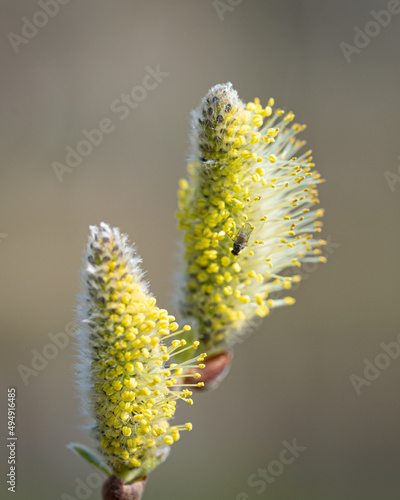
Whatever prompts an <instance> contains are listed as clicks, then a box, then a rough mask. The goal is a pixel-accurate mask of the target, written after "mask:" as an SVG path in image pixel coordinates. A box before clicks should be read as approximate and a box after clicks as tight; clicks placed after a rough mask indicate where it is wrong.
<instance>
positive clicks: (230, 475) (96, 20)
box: [0, 0, 400, 500]
mask: <svg viewBox="0 0 400 500" xmlns="http://www.w3.org/2000/svg"><path fill="white" fill-rule="evenodd" d="M63 1H64V4H61V2H60V3H59V4H55V3H54V2H51V1H50V0H44V1H43V2H42V4H40V3H38V2H36V1H34V2H32V1H27V0H21V1H19V2H15V1H11V0H3V1H2V5H1V16H0V31H1V38H2V44H1V48H0V54H1V68H2V76H1V79H0V92H1V104H0V106H1V115H0V116H1V118H0V136H1V153H0V155H1V167H0V168H1V183H0V282H1V302H0V308H1V316H0V317H1V320H0V321H1V355H2V360H1V366H0V370H1V398H2V400H1V406H0V407H1V419H2V420H1V426H2V427H1V428H2V429H3V431H2V435H3V439H2V441H1V443H2V448H3V449H2V451H1V454H0V455H1V459H2V474H1V477H2V484H1V488H2V492H3V493H2V494H1V498H9V497H11V495H12V493H9V492H8V491H7V484H6V479H5V477H6V476H5V474H6V472H8V466H7V465H6V456H7V449H6V441H5V434H6V430H5V429H6V403H7V397H6V395H7V387H15V388H16V391H17V436H18V447H17V493H16V495H14V496H13V498H17V499H28V498H29V499H32V500H36V499H56V498H64V499H69V500H71V498H79V499H81V498H90V499H99V498H100V488H99V487H97V486H96V484H94V483H96V481H95V479H94V476H93V475H92V476H90V475H91V474H92V473H93V472H94V470H95V469H93V468H91V467H90V466H89V465H88V464H86V462H84V461H83V460H82V459H80V458H79V457H76V456H74V455H73V454H72V453H71V452H70V451H69V450H68V449H66V447H65V445H66V444H67V443H69V442H71V441H79V442H82V443H86V444H90V441H89V440H88V438H87V437H86V435H85V433H84V432H83V431H82V430H80V426H81V425H82V424H83V423H84V420H83V418H82V417H81V416H80V415H79V410H78V407H79V405H78V400H77V397H76V391H75V386H74V380H73V378H72V375H71V373H72V363H73V362H74V355H75V351H74V346H73V341H72V340H70V341H69V342H67V345H66V346H65V347H63V348H60V349H58V351H57V352H56V353H54V351H51V352H50V351H49V350H48V351H46V349H51V348H48V347H47V348H46V344H49V343H50V337H49V334H50V333H52V334H57V333H59V332H65V331H66V329H68V323H69V322H70V321H72V319H73V316H74V307H75V305H76V294H77V293H78V291H79V286H80V278H79V269H80V265H81V255H82V251H83V248H84V246H85V245H86V241H87V235H88V226H89V225H91V224H98V223H99V222H100V221H105V222H108V223H110V224H111V225H114V226H118V227H120V228H121V230H122V231H123V232H126V233H128V234H129V236H130V239H131V240H132V241H134V242H135V243H136V245H137V248H138V250H139V252H140V254H141V256H142V258H143V266H144V268H145V269H146V270H147V278H148V279H149V280H150V281H151V289H152V291H153V293H154V294H155V295H156V296H157V298H158V301H159V304H161V306H162V307H166V308H169V309H170V311H171V313H174V310H173V306H172V305H171V304H173V293H174V292H173V290H174V288H173V287H174V272H173V271H174V269H176V268H177V265H178V261H179V257H178V252H177V246H178V241H179V239H180V234H179V231H178V230H177V229H176V222H175V218H174V212H175V210H176V204H177V202H176V191H177V186H178V180H179V178H180V177H182V176H184V175H185V160H186V155H187V151H188V144H189V140H188V123H189V114H190V111H191V109H192V108H194V107H196V106H197V105H198V104H199V102H200V100H201V98H202V97H203V95H204V94H205V93H206V92H207V90H208V89H209V88H210V87H211V86H212V85H214V84H216V83H221V82H226V81H232V82H233V85H234V87H235V88H236V89H237V90H238V92H239V95H240V97H241V98H242V99H243V100H244V101H249V100H251V99H253V98H254V97H256V96H257V97H259V98H260V99H261V102H262V103H264V105H265V104H266V102H267V100H268V98H269V97H270V96H273V97H275V100H276V103H277V105H278V106H280V107H285V108H286V109H287V110H289V109H290V110H293V111H294V112H295V114H296V120H299V121H300V122H301V123H307V125H308V128H307V130H306V131H305V132H304V133H303V134H302V137H303V138H305V139H306V140H307V142H308V146H309V147H310V148H312V149H313V152H314V159H315V161H316V164H317V168H318V170H319V171H320V173H321V174H322V176H323V177H324V178H325V179H326V183H325V184H323V185H321V187H320V200H321V207H323V208H325V209H326V216H325V218H324V222H325V226H324V229H323V233H322V236H323V237H325V238H329V241H330V242H331V245H330V246H329V247H328V248H329V251H328V254H327V256H328V263H327V264H321V265H318V266H314V267H310V268H309V269H308V270H305V271H303V273H304V278H305V279H304V280H303V282H302V283H301V285H300V287H299V288H298V290H296V291H295V292H294V296H295V297H296V299H297V302H296V304H295V305H294V306H292V307H288V308H282V309H278V310H276V311H275V312H274V313H273V314H272V315H271V316H270V317H268V318H266V319H265V320H264V321H263V322H262V324H261V325H260V327H259V329H258V330H257V331H255V332H254V333H253V334H252V335H251V336H250V337H249V338H247V339H246V341H245V342H243V343H241V344H240V345H238V346H237V348H236V350H235V359H234V362H233V365H232V369H231V372H230V374H229V376H228V378H227V379H225V381H224V382H223V383H222V385H221V386H220V388H219V389H218V390H216V391H214V392H211V393H206V394H201V395H197V396H196V400H195V406H194V407H188V405H183V404H182V405H180V408H179V410H178V411H177V417H176V420H177V422H185V421H188V420H189V421H192V422H193V424H194V428H195V430H194V431H193V432H191V433H185V434H184V435H183V436H182V439H181V441H180V442H179V443H178V444H176V445H174V447H173V449H172V453H171V455H170V457H169V459H168V460H167V461H166V462H165V463H164V464H163V465H162V466H160V467H159V468H158V469H157V470H156V471H154V472H153V473H152V474H151V477H150V480H149V482H148V486H147V488H146V492H145V496H144V499H145V500H152V499H154V500H155V499H161V498H174V499H176V500H179V499H185V500H186V499H191V500H200V499H204V498H209V499H214V498H215V499H221V498H222V499H232V500H249V499H251V500H254V499H260V500H261V499H268V500H269V499H271V500H282V499H296V500H299V499H304V500H322V499H323V500H339V499H340V500H343V499H346V500H347V499H349V500H355V499H363V500H370V499H371V500H372V499H373V500H375V499H377V498H379V499H382V500H392V499H397V498H398V497H399V459H398V457H399V439H400V430H399V425H398V423H399V417H400V398H399V390H398V387H399V385H398V380H399V377H400V357H399V359H390V358H389V357H388V356H387V355H386V356H382V355H381V354H382V353H384V350H383V347H382V345H381V344H382V343H384V344H385V345H388V344H389V343H391V342H395V343H396V345H397V346H398V348H399V349H400V345H399V341H400V337H398V335H399V334H400V328H399V306H398V299H399V294H398V288H399V277H400V276H399V260H398V259H399V248H400V246H399V244H400V239H399V231H398V228H399V208H400V182H399V181H400V177H398V176H399V175H400V172H399V171H398V167H399V166H400V140H399V135H400V99H399V78H400V69H399V46H400V29H399V28H400V14H399V13H395V12H396V10H397V12H400V8H399V5H397V3H398V2H397V3H396V1H395V0H391V1H389V0H383V1H378V0H364V1H354V2H348V1H345V0H337V1H335V2H329V1H327V0H325V1H321V0H319V1H317V0H309V1H301V0H283V1H279V2H278V1H268V2H267V1H262V0H258V1H257V0H242V1H240V0H219V1H213V0H205V1H201V2H199V1H195V0H186V1H183V0H181V1H179V0H171V1H168V2H163V1H161V0H156V1H152V2H139V1H132V0H131V1H120V2H107V1H105V0H97V1H96V2H95V1H93V0H92V1H89V0H88V1H85V2H66V0H63ZM43 5H44V6H45V7H43ZM396 5H397V7H396ZM389 8H390V9H392V13H388V12H389V11H388V9H389ZM46 9H47V11H48V12H49V14H46V13H45V14H43V12H45V10H46ZM382 10H384V11H385V12H381V11H382ZM371 11H374V12H375V14H373V13H372V12H371ZM374 16H375V17H377V18H378V19H379V20H380V21H379V22H380V24H379V23H378V21H377V20H374ZM33 22H34V24H32V23H33ZM35 24H36V25H37V26H39V27H36V26H35ZM368 33H369V34H368ZM149 68H150V69H149ZM152 71H153V73H154V72H156V73H157V72H158V73H157V74H158V76H157V78H158V80H159V81H157V85H154V88H152V89H149V90H148V91H146V92H145V95H144V94H143V92H142V93H141V92H140V90H137V89H136V91H135V92H136V94H135V95H136V97H137V99H136V101H135V107H133V108H131V109H129V108H125V111H122V104H121V103H122V100H123V99H124V97H123V95H124V94H129V93H130V92H131V91H132V89H134V88H135V87H137V86H141V85H142V84H143V82H144V81H147V80H146V75H147V74H151V72H152ZM149 81H150V83H151V85H152V86H153V83H154V82H156V79H154V77H153V79H151V80H149ZM125 115H126V116H125ZM122 117H124V119H122ZM105 119H108V120H109V121H106V122H104V121H103V122H102V123H103V125H104V123H107V124H108V131H109V133H107V134H104V135H103V137H102V139H97V140H98V145H96V146H93V148H92V151H90V152H88V151H87V150H86V151H85V149H84V146H82V147H81V151H83V153H84V154H86V156H84V157H82V161H81V162H80V164H79V165H77V166H75V167H73V168H72V167H71V168H70V167H68V168H65V169H64V170H63V167H61V166H60V165H61V164H63V165H66V155H67V149H66V148H67V147H68V146H69V147H70V148H72V149H74V150H76V148H77V147H79V146H78V144H79V143H80V141H82V140H83V139H85V135H84V133H83V132H82V131H83V130H86V131H87V132H88V133H89V132H91V131H93V129H98V128H99V123H100V122H101V121H102V120H105ZM89 153H90V154H89ZM75 161H76V163H78V160H75ZM55 162H58V163H55ZM54 165H55V167H54ZM60 168H61V170H60ZM392 348H393V349H394V351H393V352H395V351H396V349H397V347H396V346H394V347H393V345H392ZM44 349H45V352H46V353H47V354H46V355H47V356H48V357H51V356H53V359H49V360H47V361H46V360H45V363H43V364H42V366H38V365H37V364H36V365H35V362H36V363H39V361H35V360H34V358H35V353H37V352H38V353H42V352H43V350H44ZM394 357H395V356H394ZM375 359H376V363H377V364H378V365H380V366H381V368H378V369H375V372H374V373H372V372H373V369H372V368H370V371H369V372H368V373H369V377H370V378H371V379H372V378H374V377H375V380H370V381H368V379H366V378H365V375H364V373H363V372H364V369H365V367H366V366H367V365H366V361H365V360H369V361H370V362H371V363H373V364H375ZM43 365H44V366H43ZM34 366H36V368H37V369H36V370H34V368H33V367H34ZM39 368H40V369H39ZM29 370H32V371H29ZM21 373H24V374H25V376H22V375H21ZM352 375H353V377H352V378H351V376H352ZM356 377H360V379H357V378H356ZM361 379H363V380H364V382H360V381H361ZM355 380H357V381H358V382H357V383H355V382H354V381H355ZM357 384H359V385H357ZM356 386H357V387H358V389H357V390H356ZM293 440H296V443H297V445H298V446H301V447H303V448H302V451H301V452H299V453H298V457H296V458H295V460H294V461H293V463H291V464H287V465H283V466H280V465H279V464H277V462H276V460H278V459H279V454H280V452H281V450H282V449H283V448H284V444H283V442H285V441H286V442H288V443H293ZM263 470H266V471H269V472H268V475H269V476H270V477H271V478H272V481H271V482H267V481H266V480H262V479H261V480H260V477H259V474H260V471H263ZM271 471H272V475H271ZM274 471H275V476H274V475H273V474H274ZM261 474H262V472H261ZM80 481H82V482H83V483H87V482H88V481H89V483H91V485H92V486H89V491H88V490H87V489H86V490H85V488H83V487H81V488H82V489H81V490H79V488H78V485H79V484H82V483H80ZM256 481H258V482H256ZM97 484H98V481H97ZM77 488H78V490H77ZM85 492H86V493H85ZM63 495H64V496H63ZM66 495H69V496H66Z"/></svg>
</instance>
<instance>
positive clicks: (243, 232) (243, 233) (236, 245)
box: [231, 222, 253, 255]
mask: <svg viewBox="0 0 400 500" xmlns="http://www.w3.org/2000/svg"><path fill="white" fill-rule="evenodd" d="M252 231H253V228H252V227H251V224H250V223H249V222H246V223H245V224H244V225H243V226H242V227H241V228H240V229H239V231H238V232H237V235H236V238H235V240H234V242H233V248H232V250H231V252H232V254H233V255H239V253H240V252H241V251H242V250H243V248H244V247H245V246H246V245H247V242H248V241H249V238H250V235H251V233H252Z"/></svg>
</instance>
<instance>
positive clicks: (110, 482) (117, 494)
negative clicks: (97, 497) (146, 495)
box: [102, 476, 147, 500]
mask: <svg viewBox="0 0 400 500" xmlns="http://www.w3.org/2000/svg"><path fill="white" fill-rule="evenodd" d="M146 481H147V476H145V477H142V478H141V479H139V480H138V481H136V482H135V483H129V484H126V483H125V481H124V480H123V479H121V478H120V477H117V476H110V477H109V478H108V479H107V481H106V482H105V483H104V484H103V488H102V493H103V500H140V499H141V498H142V495H143V492H144V487H145V486H146Z"/></svg>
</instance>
